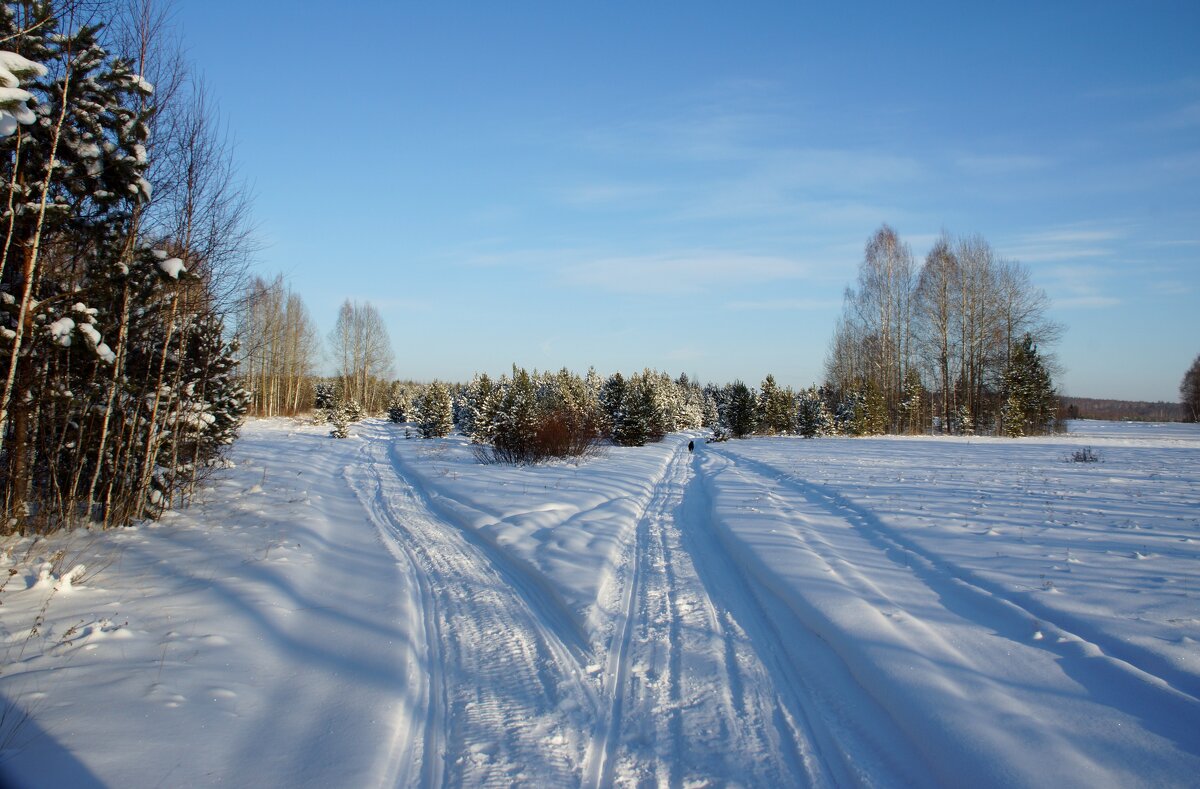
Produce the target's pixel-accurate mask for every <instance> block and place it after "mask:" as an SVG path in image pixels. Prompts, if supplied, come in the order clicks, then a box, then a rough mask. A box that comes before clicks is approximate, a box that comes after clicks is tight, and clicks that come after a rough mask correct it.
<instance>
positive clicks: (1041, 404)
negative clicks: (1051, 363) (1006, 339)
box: [1001, 334, 1058, 437]
mask: <svg viewBox="0 0 1200 789" xmlns="http://www.w3.org/2000/svg"><path fill="white" fill-rule="evenodd" d="M1004 390H1005V393H1006V397H1005V401H1004V405H1003V407H1002V408H1001V420H1002V429H1003V432H1004V434H1005V435H1007V436H1012V437H1016V436H1035V435H1044V434H1045V433H1048V432H1050V431H1051V429H1052V427H1053V422H1054V418H1055V414H1056V411H1057V408H1058V402H1057V396H1056V395H1055V393H1054V385H1053V383H1052V382H1051V380H1050V373H1049V372H1048V371H1047V370H1046V366H1045V364H1044V363H1043V361H1042V358H1041V355H1040V354H1039V353H1038V349H1037V346H1036V345H1035V344H1034V342H1033V337H1032V336H1031V335H1029V334H1026V335H1024V336H1023V337H1022V338H1021V339H1020V341H1018V342H1016V343H1014V344H1013V348H1012V354H1011V355H1010V357H1009V363H1008V367H1007V369H1006V370H1005V372H1004Z"/></svg>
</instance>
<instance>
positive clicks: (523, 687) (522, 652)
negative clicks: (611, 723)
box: [346, 441, 594, 786]
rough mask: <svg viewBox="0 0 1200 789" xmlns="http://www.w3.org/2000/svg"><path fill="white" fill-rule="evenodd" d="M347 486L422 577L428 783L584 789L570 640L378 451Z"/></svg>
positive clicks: (583, 683) (586, 694)
mask: <svg viewBox="0 0 1200 789" xmlns="http://www.w3.org/2000/svg"><path fill="white" fill-rule="evenodd" d="M346 475H347V479H348V480H349V482H350V484H351V486H352V488H353V489H354V490H355V492H356V493H357V494H358V496H359V499H360V501H361V502H362V503H363V506H364V507H365V509H366V510H367V512H368V514H369V516H370V518H371V520H372V521H373V522H374V523H375V524H376V526H377V527H378V529H379V532H380V536H381V538H382V539H383V541H384V543H385V545H388V546H389V549H390V550H392V551H393V553H394V554H395V555H397V556H398V557H404V558H407V560H408V561H410V562H411V563H412V566H413V567H414V568H415V571H416V573H417V575H418V576H419V578H420V588H421V590H422V606H423V608H424V617H423V622H422V624H421V628H422V630H423V633H424V643H425V646H426V649H427V655H428V658H427V659H428V664H429V666H430V669H431V670H430V676H429V684H430V687H429V690H428V691H427V692H426V693H423V694H422V698H423V699H424V703H425V704H426V705H427V707H426V715H425V716H424V717H425V721H426V722H425V727H426V730H425V731H424V732H423V734H422V736H423V748H422V753H421V757H420V758H421V762H422V765H423V767H422V770H421V773H420V783H421V784H422V785H425V786H441V785H444V784H445V785H451V786H510V785H514V784H529V785H540V786H565V785H571V784H574V783H577V782H578V774H579V771H580V765H581V763H582V748H583V746H584V745H585V743H584V742H583V741H582V738H581V737H579V736H578V733H579V732H580V731H581V730H585V729H586V724H585V722H586V721H587V720H588V719H589V718H590V716H591V708H592V705H593V703H594V702H593V699H592V693H591V690H590V686H589V684H588V680H587V679H586V675H585V674H584V671H583V668H582V666H580V664H579V662H578V661H577V659H576V657H575V656H574V655H573V654H572V652H571V650H570V649H569V648H568V647H567V646H566V644H565V642H564V640H563V638H562V636H561V635H560V634H559V633H556V632H554V631H553V630H552V629H551V626H550V625H549V623H547V622H546V621H545V617H543V616H540V615H539V614H538V613H537V612H536V611H534V610H533V609H532V608H531V607H530V606H529V605H528V603H527V602H526V600H525V599H523V598H522V596H521V595H520V594H519V593H518V592H517V591H516V590H515V588H514V585H513V584H512V582H511V580H512V579H511V577H510V576H506V575H505V573H504V572H503V570H502V569H500V568H498V567H497V566H496V565H495V564H494V562H493V561H491V560H489V557H488V556H487V555H486V554H485V552H484V551H483V550H481V549H480V547H479V546H478V544H477V543H474V542H473V541H472V540H470V539H468V538H467V537H466V536H465V535H464V534H463V533H462V532H461V531H460V530H459V529H457V528H456V527H454V526H452V525H451V524H448V523H446V522H444V521H441V520H439V519H438V518H437V517H436V516H435V515H433V513H432V512H431V511H430V508H429V504H428V502H427V501H425V500H424V499H423V498H422V496H421V494H420V491H418V490H417V489H415V488H413V487H412V485H410V484H409V483H408V482H407V481H406V480H405V478H404V477H403V476H402V473H401V470H400V469H399V467H398V466H397V464H396V463H395V462H394V461H393V460H392V459H391V458H390V457H389V456H388V453H387V451H386V447H385V446H384V445H382V442H372V441H368V442H366V443H364V445H363V451H362V455H361V462H360V463H359V464H356V465H355V466H351V467H348V468H347V469H346ZM406 758H411V756H409V757H406Z"/></svg>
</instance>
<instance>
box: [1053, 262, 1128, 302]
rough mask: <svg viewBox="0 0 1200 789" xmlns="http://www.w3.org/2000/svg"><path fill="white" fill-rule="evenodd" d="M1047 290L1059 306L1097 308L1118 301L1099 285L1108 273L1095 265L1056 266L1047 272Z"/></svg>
mask: <svg viewBox="0 0 1200 789" xmlns="http://www.w3.org/2000/svg"><path fill="white" fill-rule="evenodd" d="M1047 274H1048V276H1049V284H1048V287H1047V291H1048V292H1049V294H1050V298H1051V299H1052V300H1053V302H1054V306H1056V307H1058V308H1061V309H1100V308H1105V307H1114V306H1116V305H1118V304H1120V303H1121V300H1120V299H1119V298H1117V297H1116V296H1112V295H1109V294H1108V293H1105V292H1104V288H1103V287H1102V286H1103V285H1104V284H1105V283H1106V281H1107V280H1108V279H1110V277H1111V275H1110V274H1109V272H1108V271H1106V270H1104V269H1103V268H1101V267H1099V266H1092V265H1082V266H1057V267H1055V268H1053V269H1051V270H1050V271H1048V272H1047Z"/></svg>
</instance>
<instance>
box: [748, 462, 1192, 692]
mask: <svg viewBox="0 0 1200 789" xmlns="http://www.w3.org/2000/svg"><path fill="white" fill-rule="evenodd" d="M739 461H741V462H744V463H745V464H746V465H747V466H749V467H750V468H757V470H758V473H759V474H760V475H762V476H766V477H769V478H773V479H774V480H775V481H776V482H779V483H782V484H783V485H785V486H787V487H790V488H792V489H793V490H795V491H796V492H798V493H799V494H800V495H801V496H803V497H804V498H805V499H807V500H808V501H810V502H811V503H813V504H815V505H816V506H818V507H821V508H822V509H824V510H825V511H826V512H828V513H830V514H831V515H833V516H835V517H839V518H843V519H845V520H846V521H847V522H848V523H849V524H850V525H851V526H852V527H853V528H854V529H855V530H856V531H857V532H858V533H860V534H862V535H863V536H864V537H865V538H866V539H867V540H869V541H870V542H872V543H873V544H874V545H875V546H876V547H878V548H879V549H881V550H882V551H883V552H884V555H886V556H887V558H888V559H889V560H890V561H892V562H894V563H897V564H900V563H903V564H904V565H905V567H906V568H911V569H912V571H913V572H914V573H916V574H917V575H918V576H919V577H920V579H921V580H922V582H923V583H925V584H926V586H928V587H929V588H931V589H932V590H933V591H934V592H935V593H937V594H939V595H941V596H942V597H943V598H944V599H947V600H950V599H952V598H953V596H954V595H956V594H957V595H960V596H961V597H964V598H966V599H968V600H969V601H970V602H971V604H972V605H973V606H974V607H975V608H976V609H979V612H980V614H981V615H982V616H985V617H987V620H988V621H989V623H990V624H991V625H992V626H993V627H995V628H996V629H997V631H999V632H1002V633H1005V634H1006V635H1008V636H1009V637H1012V638H1014V639H1018V640H1021V641H1022V642H1024V641H1025V640H1026V639H1024V638H1022V636H1023V635H1026V634H1030V633H1032V631H1033V630H1034V628H1035V626H1036V628H1037V629H1040V630H1042V631H1044V633H1045V636H1046V637H1045V638H1043V639H1041V640H1040V642H1039V643H1038V646H1040V647H1041V648H1043V649H1046V650H1049V651H1052V652H1054V653H1056V654H1059V655H1060V656H1062V657H1064V658H1084V659H1094V660H1095V661H1097V662H1099V663H1103V664H1104V665H1106V666H1107V667H1109V668H1110V669H1116V670H1117V671H1118V672H1120V673H1122V674H1126V675H1132V676H1133V677H1134V678H1136V680H1137V681H1138V682H1139V683H1148V684H1150V685H1151V686H1154V687H1157V688H1159V689H1160V690H1161V691H1162V692H1163V693H1164V694H1165V696H1167V697H1168V698H1164V703H1168V704H1172V706H1174V705H1176V704H1178V703H1179V702H1180V701H1183V702H1190V703H1192V704H1195V703H1200V688H1198V687H1196V681H1195V677H1194V676H1193V675H1190V674H1186V673H1184V672H1180V671H1177V670H1176V669H1175V668H1174V667H1173V666H1171V665H1170V664H1168V663H1166V662H1165V661H1163V660H1162V658H1161V657H1160V656H1158V655H1154V654H1152V653H1149V652H1146V651H1144V650H1141V649H1139V648H1138V647H1137V645H1136V644H1132V643H1128V642H1124V641H1119V640H1116V639H1112V638H1110V637H1108V636H1107V635H1106V634H1104V633H1102V632H1099V631H1096V630H1095V629H1094V628H1089V627H1087V625H1086V624H1085V623H1082V622H1077V621H1073V620H1072V617H1070V615H1069V614H1064V613H1063V612H1060V611H1056V610H1055V609H1053V608H1051V607H1049V606H1046V605H1044V604H1041V603H1039V602H1038V601H1037V600H1034V599H1030V597H1029V596H1028V595H1018V594H1014V593H1013V592H1011V591H1010V590H1008V589H1005V588H1004V587H1003V586H1002V585H1000V584H997V583H993V582H990V581H988V580H986V579H984V578H982V577H980V576H979V575H978V574H976V573H973V572H971V571H969V570H965V569H963V568H961V567H958V566H956V565H954V564H953V563H951V562H949V561H947V560H946V559H944V558H942V557H940V556H938V555H937V554H935V553H933V552H931V551H928V550H926V549H925V548H923V547H921V546H920V545H919V544H918V543H916V542H914V541H913V540H911V539H908V538H906V537H904V536H903V535H902V534H900V533H899V532H898V531H897V530H895V529H893V528H890V527H888V526H887V525H886V524H885V523H884V522H883V521H882V520H881V519H880V518H879V516H878V515H876V514H875V513H874V512H872V511H871V510H870V509H868V508H867V507H864V506H862V505H860V504H857V503H855V502H854V501H852V500H850V499H848V498H846V497H845V496H844V495H842V494H841V493H839V492H838V491H836V490H834V489H833V488H830V487H828V486H826V485H821V484H818V483H814V482H809V481H806V480H800V479H797V478H796V477H795V476H794V475H791V474H788V473H786V472H784V471H781V470H779V469H778V468H776V467H775V466H772V465H770V464H768V463H764V462H762V461H758V460H750V459H747V458H741V457H739ZM1069 620H1071V621H1069ZM1170 697H1173V700H1172V698H1170Z"/></svg>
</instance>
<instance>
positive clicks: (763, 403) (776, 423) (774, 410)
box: [758, 373, 795, 435]
mask: <svg viewBox="0 0 1200 789" xmlns="http://www.w3.org/2000/svg"><path fill="white" fill-rule="evenodd" d="M794 400H795V395H794V394H793V393H792V390H791V389H787V388H780V386H779V385H778V384H777V383H775V376H773V375H771V374H769V373H768V375H767V377H766V378H764V379H763V382H762V389H761V390H760V391H759V394H758V430H759V432H761V433H768V434H774V435H784V434H786V433H790V432H791V431H792V425H793V423H794V422H795V415H794V414H793V411H792V406H793V402H794Z"/></svg>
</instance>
